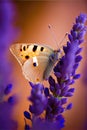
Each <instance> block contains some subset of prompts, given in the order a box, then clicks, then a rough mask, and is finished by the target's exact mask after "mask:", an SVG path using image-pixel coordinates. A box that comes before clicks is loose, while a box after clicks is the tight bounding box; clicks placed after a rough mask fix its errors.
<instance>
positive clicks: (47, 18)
mask: <svg viewBox="0 0 87 130" xmlns="http://www.w3.org/2000/svg"><path fill="white" fill-rule="evenodd" d="M14 4H15V6H16V12H17V13H16V19H17V20H16V23H15V25H16V26H17V27H18V28H20V36H19V38H18V39H17V40H16V42H17V43H18V42H22V43H34V42H35V43H41V44H42V43H44V44H46V45H49V46H51V47H52V48H54V49H56V48H57V46H56V44H55V40H54V39H55V38H54V37H52V35H51V31H50V30H49V29H48V24H51V25H52V26H53V30H54V31H55V34H56V38H57V41H58V42H59V41H60V40H61V39H62V38H63V37H64V35H65V33H66V32H69V31H70V29H71V28H72V25H73V22H74V21H75V17H76V16H78V15H79V14H80V13H87V1H86V0H54V1H53V0H48V1H46V0H42V1H41V0H40V1H30V0H14ZM65 43H66V39H65V41H64V44H65ZM86 44H87V36H86V37H85V43H84V44H83V48H84V49H83V52H82V56H83V60H82V62H81V63H80V66H79V69H78V72H79V73H81V78H80V79H79V80H78V81H77V82H76V83H75V84H74V87H75V88H76V91H75V93H74V96H73V97H71V98H70V99H69V101H70V102H72V103H73V109H72V110H70V111H67V112H65V114H64V116H65V119H66V127H65V128H64V130H86V128H87V126H86V125H87V124H86V123H87V101H86V99H87V81H86V79H87V69H86V66H87V45H86ZM9 59H10V62H11V64H12V67H13V72H12V74H11V79H10V80H11V82H12V83H13V86H14V91H13V93H16V94H17V97H18V102H17V104H16V106H15V108H14V113H13V117H14V119H16V120H18V122H19V128H18V130H23V127H24V116H23V111H24V110H28V105H29V102H28V101H27V97H28V96H29V94H30V87H29V84H28V81H27V80H26V79H25V78H24V77H23V75H22V72H21V68H20V66H19V64H18V62H17V61H16V59H15V58H14V57H13V56H12V55H11V53H10V52H9Z"/></svg>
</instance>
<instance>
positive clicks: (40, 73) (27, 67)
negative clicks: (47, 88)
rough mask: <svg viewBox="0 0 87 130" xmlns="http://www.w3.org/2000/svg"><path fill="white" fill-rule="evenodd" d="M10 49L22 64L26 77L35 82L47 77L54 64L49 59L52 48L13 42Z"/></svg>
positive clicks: (52, 52)
mask: <svg viewBox="0 0 87 130" xmlns="http://www.w3.org/2000/svg"><path fill="white" fill-rule="evenodd" d="M10 51H11V52H12V54H13V55H14V56H15V57H16V59H17V60H18V62H19V63H20V65H21V66H22V71H23V74H24V76H25V78H26V79H28V80H29V81H32V82H34V83H37V82H41V81H43V80H44V79H46V78H48V76H49V73H50V72H51V70H52V68H53V65H54V62H52V60H50V56H51V55H52V54H54V51H53V49H51V48H49V47H48V46H44V45H38V44H31V45H30V44H13V45H12V46H11V48H10ZM35 64H36V65H35Z"/></svg>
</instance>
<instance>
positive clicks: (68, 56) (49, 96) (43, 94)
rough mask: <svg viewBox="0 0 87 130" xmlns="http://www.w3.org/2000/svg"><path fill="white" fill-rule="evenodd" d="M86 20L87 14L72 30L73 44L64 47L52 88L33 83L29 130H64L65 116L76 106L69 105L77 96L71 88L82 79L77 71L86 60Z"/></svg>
mask: <svg viewBox="0 0 87 130" xmlns="http://www.w3.org/2000/svg"><path fill="white" fill-rule="evenodd" d="M86 20H87V16H86V15H85V14H80V15H79V16H78V17H77V18H76V21H75V23H74V25H73V27H72V30H71V31H70V34H68V38H69V41H68V42H67V45H66V46H64V47H63V50H64V56H63V57H62V58H61V59H60V61H58V63H57V64H56V66H55V67H54V75H55V77H56V80H55V79H54V78H53V77H52V76H50V77H49V80H48V82H49V88H47V87H44V86H43V85H42V84H40V83H39V84H33V83H30V85H31V87H32V91H31V96H30V98H29V100H30V101H31V102H32V105H30V109H29V110H30V112H31V114H32V116H30V113H29V112H26V114H24V115H25V117H26V118H27V117H28V119H29V120H31V122H32V127H29V130H48V129H49V130H61V129H62V128H63V127H64V123H65V120H64V117H63V116H62V113H63V112H65V111H66V110H70V109H71V108H72V103H69V104H67V99H68V97H71V96H73V94H74V91H75V89H74V88H73V87H70V85H72V84H74V83H75V80H77V79H78V78H80V74H77V73H76V70H77V68H78V66H79V63H80V61H81V60H82V56H81V55H80V52H81V51H82V48H81V47H80V44H81V43H82V42H83V41H84V35H85V33H86V26H85V22H86ZM65 104H66V105H65ZM42 113H43V116H44V117H43V118H42V117H41V114H42ZM30 117H32V118H30Z"/></svg>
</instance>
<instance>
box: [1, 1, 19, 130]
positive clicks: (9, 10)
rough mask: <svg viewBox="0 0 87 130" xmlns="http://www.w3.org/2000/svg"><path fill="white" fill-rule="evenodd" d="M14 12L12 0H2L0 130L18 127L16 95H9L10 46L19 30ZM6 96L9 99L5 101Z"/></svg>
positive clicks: (10, 86)
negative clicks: (15, 117)
mask: <svg viewBox="0 0 87 130" xmlns="http://www.w3.org/2000/svg"><path fill="white" fill-rule="evenodd" d="M14 13H15V11H14V5H13V4H12V3H11V1H10V2H6V0H1V1H0V130H16V129H17V122H16V121H13V119H12V112H13V107H14V104H15V96H10V97H9V93H10V92H11V91H12V88H13V86H12V84H9V75H10V72H11V65H10V62H9V61H8V51H9V46H10V44H11V42H12V41H13V40H14V39H15V38H16V35H17V30H16V28H15V27H13V20H14ZM7 84H8V85H7ZM6 96H7V97H8V99H7V101H4V97H6ZM7 97H6V98H7Z"/></svg>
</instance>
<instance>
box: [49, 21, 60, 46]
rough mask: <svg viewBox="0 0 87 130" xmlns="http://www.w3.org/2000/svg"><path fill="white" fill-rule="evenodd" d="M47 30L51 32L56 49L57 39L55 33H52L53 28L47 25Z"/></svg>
mask: <svg viewBox="0 0 87 130" xmlns="http://www.w3.org/2000/svg"><path fill="white" fill-rule="evenodd" d="M48 28H49V29H50V30H51V35H52V37H53V40H54V41H55V43H56V45H57V48H59V46H58V43H57V38H56V35H55V32H54V31H53V28H52V26H51V25H50V24H49V25H48Z"/></svg>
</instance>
